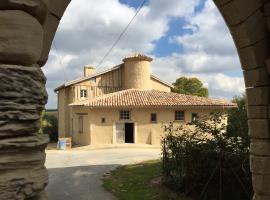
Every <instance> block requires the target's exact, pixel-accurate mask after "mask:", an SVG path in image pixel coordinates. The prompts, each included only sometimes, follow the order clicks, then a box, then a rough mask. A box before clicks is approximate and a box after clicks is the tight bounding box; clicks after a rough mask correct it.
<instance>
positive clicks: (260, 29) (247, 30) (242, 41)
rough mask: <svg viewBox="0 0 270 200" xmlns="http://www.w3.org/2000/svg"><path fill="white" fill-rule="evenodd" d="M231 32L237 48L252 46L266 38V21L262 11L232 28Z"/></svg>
mask: <svg viewBox="0 0 270 200" xmlns="http://www.w3.org/2000/svg"><path fill="white" fill-rule="evenodd" d="M230 30H231V33H232V35H233V39H234V41H235V44H236V46H237V48H243V47H247V46H250V45H252V44H254V43H256V42H258V41H260V40H262V39H263V38H265V37H266V34H267V30H266V27H265V20H264V18H263V14H262V12H261V11H260V10H258V11H257V12H256V13H254V14H253V15H252V17H249V18H248V19H247V20H245V21H244V22H243V23H241V24H239V25H237V26H233V27H231V28H230ZM254 30H256V31H254Z"/></svg>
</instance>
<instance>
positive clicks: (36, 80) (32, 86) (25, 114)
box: [0, 65, 47, 137]
mask: <svg viewBox="0 0 270 200" xmlns="http://www.w3.org/2000/svg"><path fill="white" fill-rule="evenodd" d="M7 74H8V76H7ZM45 82H46V79H45V77H44V74H43V72H42V71H41V69H40V67H39V66H32V67H25V66H17V65H0V85H1V87H0V99H1V101H0V113H1V114H0V137H14V136H19V135H33V134H36V133H37V132H38V130H39V127H40V114H41V111H42V110H43V109H44V105H45V104H46V102H47V92H46V89H45Z"/></svg>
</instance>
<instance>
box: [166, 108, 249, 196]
mask: <svg viewBox="0 0 270 200" xmlns="http://www.w3.org/2000/svg"><path fill="white" fill-rule="evenodd" d="M224 120H225V116H224V115H223V114H220V113H213V114H212V115H211V116H210V117H209V118H205V117H202V118H200V119H199V120H198V121H196V122H195V123H194V124H190V125H183V126H178V127H175V126H174V125H173V124H172V123H171V124H170V125H169V126H165V127H164V130H165V132H166V136H165V137H164V138H163V140H162V146H163V182H164V184H166V185H168V186H169V187H171V188H172V189H174V190H175V191H177V192H179V193H184V194H186V195H187V196H190V197H193V198H195V199H205V200H216V199H223V200H234V199H235V200H236V199H237V200H239V199H241V200H244V199H250V198H251V195H252V186H251V173H250V171H249V148H248V146H246V145H245V142H243V140H242V138H240V137H229V136H227V134H226V124H225V123H223V122H224Z"/></svg>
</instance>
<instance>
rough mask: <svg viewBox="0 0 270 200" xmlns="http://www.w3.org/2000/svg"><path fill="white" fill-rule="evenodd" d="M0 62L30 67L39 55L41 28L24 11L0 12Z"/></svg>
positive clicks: (41, 37)
mask: <svg viewBox="0 0 270 200" xmlns="http://www.w3.org/2000/svg"><path fill="white" fill-rule="evenodd" d="M0 30H1V31H0V62H1V63H8V64H20V65H31V64H34V63H36V62H37V61H38V60H39V58H40V55H41V50H42V45H43V43H42V42H43V28H42V26H41V25H40V23H39V22H38V21H37V20H36V18H34V17H33V16H31V15H29V14H28V13H26V12H24V11H18V10H16V11H15V10H8V11H3V10H2V11H0Z"/></svg>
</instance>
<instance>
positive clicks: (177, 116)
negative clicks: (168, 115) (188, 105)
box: [175, 111, 185, 121]
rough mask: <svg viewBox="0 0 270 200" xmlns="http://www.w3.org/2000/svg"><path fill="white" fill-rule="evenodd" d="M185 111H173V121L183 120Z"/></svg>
mask: <svg viewBox="0 0 270 200" xmlns="http://www.w3.org/2000/svg"><path fill="white" fill-rule="evenodd" d="M184 120H185V112H184V111H175V121H184Z"/></svg>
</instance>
